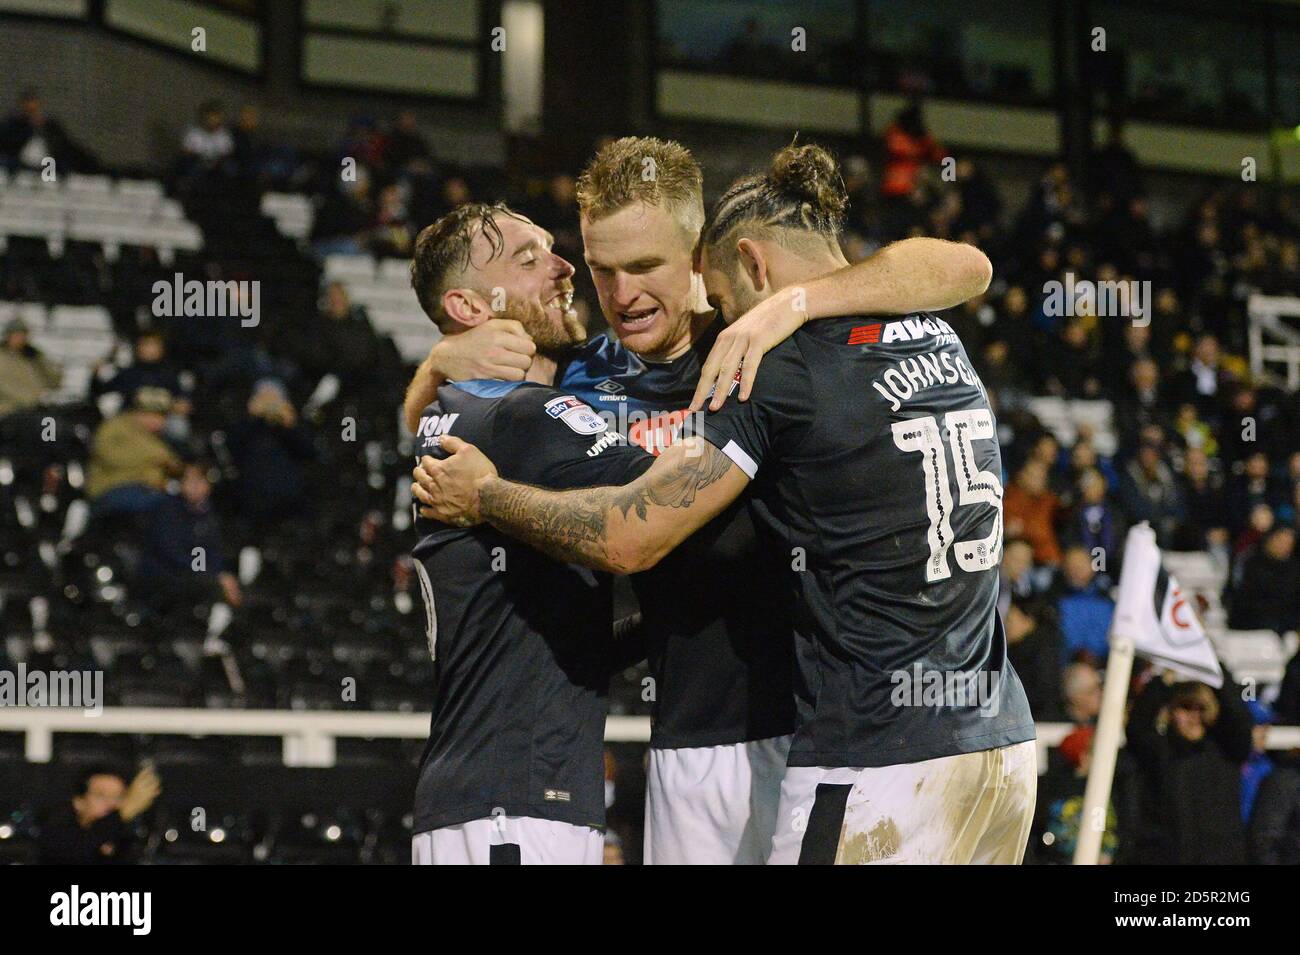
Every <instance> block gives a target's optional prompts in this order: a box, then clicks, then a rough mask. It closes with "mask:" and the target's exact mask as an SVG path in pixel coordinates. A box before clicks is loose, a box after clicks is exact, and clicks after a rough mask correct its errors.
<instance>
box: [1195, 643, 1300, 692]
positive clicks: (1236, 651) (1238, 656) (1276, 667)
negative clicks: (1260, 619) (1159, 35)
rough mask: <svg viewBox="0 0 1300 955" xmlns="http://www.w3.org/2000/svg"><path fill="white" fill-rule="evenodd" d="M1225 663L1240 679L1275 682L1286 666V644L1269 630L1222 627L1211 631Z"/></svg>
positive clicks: (1264, 683) (1277, 681) (1266, 683)
mask: <svg viewBox="0 0 1300 955" xmlns="http://www.w3.org/2000/svg"><path fill="white" fill-rule="evenodd" d="M1210 636H1211V639H1212V640H1213V641H1214V645H1215V648H1216V649H1217V650H1218V652H1219V657H1220V659H1222V660H1223V663H1224V665H1225V666H1227V667H1228V669H1230V670H1231V671H1232V675H1233V676H1234V677H1235V678H1236V679H1237V680H1238V681H1239V682H1240V681H1244V680H1253V681H1255V682H1256V683H1257V684H1260V685H1265V686H1266V685H1269V684H1274V683H1279V682H1281V680H1282V674H1283V672H1284V671H1285V669H1286V663H1287V657H1286V648H1285V647H1284V646H1283V643H1282V639H1281V638H1280V637H1279V636H1278V635H1277V634H1276V633H1274V632H1273V631H1272V630H1225V631H1223V632H1222V633H1219V634H1217V635H1216V634H1213V633H1212V634H1211V635H1210Z"/></svg>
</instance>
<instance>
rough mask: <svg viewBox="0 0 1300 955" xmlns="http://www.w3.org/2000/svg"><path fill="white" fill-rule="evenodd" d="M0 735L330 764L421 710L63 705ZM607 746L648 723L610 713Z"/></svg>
mask: <svg viewBox="0 0 1300 955" xmlns="http://www.w3.org/2000/svg"><path fill="white" fill-rule="evenodd" d="M0 732H10V733H12V732H20V733H23V734H24V735H25V737H26V739H25V742H24V746H23V749H24V752H25V753H26V756H27V760H28V761H29V762H33V763H48V762H49V761H50V757H51V755H52V753H53V743H54V739H53V737H54V734H55V733H145V734H170V735H178V736H278V737H280V739H281V741H282V743H283V746H284V764H285V765H286V766H333V765H334V750H335V740H337V739H338V738H340V737H350V738H360V739H427V738H428V736H429V715H428V714H427V713H371V712H363V713H341V712H333V711H330V710H317V711H310V712H308V711H298V710H206V709H204V710H200V709H192V710H190V709H163V708H154V707H104V708H103V709H101V710H100V711H99V712H98V713H96V712H95V711H93V710H83V709H77V708H70V707H69V708H65V707H36V706H0ZM605 739H607V740H609V741H610V742H619V743H625V742H633V743H634V742H647V741H648V740H649V739H650V720H649V718H648V717H644V716H611V717H609V718H608V719H607V720H606V721H605Z"/></svg>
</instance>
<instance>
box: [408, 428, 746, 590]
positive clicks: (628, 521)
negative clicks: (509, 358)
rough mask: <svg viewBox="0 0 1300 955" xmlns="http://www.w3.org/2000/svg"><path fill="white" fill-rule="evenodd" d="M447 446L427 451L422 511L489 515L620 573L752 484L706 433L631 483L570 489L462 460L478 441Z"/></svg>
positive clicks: (569, 557) (420, 486)
mask: <svg viewBox="0 0 1300 955" xmlns="http://www.w3.org/2000/svg"><path fill="white" fill-rule="evenodd" d="M443 446H444V448H445V449H446V450H448V451H451V452H453V453H452V454H451V455H450V456H449V457H447V458H445V459H443V460H441V461H436V460H434V459H433V458H425V459H424V460H423V461H422V462H421V464H420V466H419V467H418V468H416V471H415V478H416V486H415V490H414V493H415V495H416V498H417V499H418V500H419V501H420V503H421V504H423V505H424V508H425V509H424V510H422V511H421V513H422V514H425V515H426V516H429V517H435V518H436V519H438V520H442V521H445V522H447V523H453V524H462V525H464V524H473V523H477V522H479V521H482V520H486V521H489V522H490V523H491V524H492V525H493V526H495V527H496V528H497V529H499V530H501V531H503V532H505V533H506V534H509V535H510V536H511V537H515V538H518V539H519V540H521V541H524V542H525V543H527V544H529V545H531V546H533V547H535V548H536V549H538V550H540V551H542V552H543V553H545V554H547V555H548V556H551V557H554V558H556V559H557V560H563V561H568V562H572V563H579V564H585V565H586V566H588V567H595V568H597V569H599V570H608V571H612V572H614V573H620V574H630V573H636V572H638V571H642V570H646V569H648V568H650V567H653V566H654V565H655V564H656V563H658V562H659V561H660V560H661V559H662V558H663V557H664V555H665V554H668V553H669V552H670V551H672V550H673V548H675V547H676V546H677V545H678V544H680V543H681V542H682V541H683V540H685V539H686V538H687V537H689V536H690V535H691V534H693V533H695V531H696V530H698V529H699V528H700V527H703V526H704V525H705V524H706V523H708V522H709V521H710V520H711V519H712V518H713V517H715V516H716V515H717V514H718V513H719V512H721V511H722V510H723V508H725V507H726V506H727V505H728V504H730V503H731V502H732V501H734V500H735V499H736V497H737V496H739V494H740V492H741V491H743V490H744V488H745V485H746V484H748V483H749V478H748V477H747V476H746V475H745V473H744V472H743V471H741V470H740V468H738V467H737V466H736V465H734V464H733V463H732V462H731V459H730V458H728V457H727V456H726V455H724V454H723V453H722V452H721V451H719V450H718V449H717V448H715V447H714V446H713V445H712V444H710V443H709V442H707V441H705V440H704V439H703V438H700V437H691V438H687V439H686V440H684V441H681V442H679V443H677V444H675V445H673V446H672V447H671V448H669V449H668V450H667V451H665V452H664V453H663V454H661V455H660V456H659V457H658V458H657V459H656V460H655V463H654V464H653V465H652V466H651V467H650V469H649V470H647V471H646V472H645V473H644V474H642V475H641V476H640V477H639V478H637V479H636V480H635V481H633V482H631V483H630V484H625V485H623V486H622V487H595V488H584V489H581V490H574V491H548V490H544V489H542V488H537V487H530V486H529V485H526V484H516V483H513V482H511V481H505V480H502V479H501V478H500V477H498V476H497V475H496V473H495V469H492V472H491V473H487V472H486V471H485V470H484V469H483V468H482V467H481V464H480V463H477V462H473V461H467V462H465V463H464V466H462V465H460V464H458V463H457V461H456V459H457V458H458V457H460V456H461V455H462V454H468V455H470V456H471V457H472V456H473V455H478V457H479V458H482V455H481V453H479V452H478V451H477V449H474V448H473V446H472V445H466V444H464V442H459V441H456V440H455V439H450V440H448V439H444V442H443ZM482 460H483V461H486V458H483V459H482ZM488 463H489V464H490V462H488Z"/></svg>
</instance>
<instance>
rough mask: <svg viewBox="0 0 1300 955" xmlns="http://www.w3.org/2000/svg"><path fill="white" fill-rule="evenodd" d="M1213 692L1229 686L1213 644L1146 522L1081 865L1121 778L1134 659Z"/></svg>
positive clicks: (1120, 635)
mask: <svg viewBox="0 0 1300 955" xmlns="http://www.w3.org/2000/svg"><path fill="white" fill-rule="evenodd" d="M1139 653H1140V654H1141V655H1142V656H1144V657H1146V658H1147V659H1148V660H1150V661H1152V662H1153V663H1156V664H1158V665H1159V666H1162V667H1164V668H1165V669H1167V670H1173V671H1174V672H1176V673H1179V674H1182V675H1183V676H1186V677H1188V678H1190V679H1193V680H1200V681H1201V682H1202V683H1208V684H1210V685H1211V686H1214V687H1216V688H1217V687H1220V686H1222V685H1223V671H1222V670H1221V669H1220V668H1219V658H1218V657H1217V656H1216V655H1215V653H1214V647H1213V646H1212V645H1211V644H1210V638H1209V637H1208V636H1206V634H1205V629H1204V628H1203V627H1202V626H1201V622H1200V621H1199V620H1198V619H1197V618H1196V614H1195V613H1193V612H1192V608H1191V606H1190V605H1189V604H1188V602H1187V600H1186V599H1185V598H1184V597H1183V593H1182V590H1181V589H1180V588H1179V586H1178V582H1177V581H1176V580H1174V578H1173V577H1170V576H1169V575H1168V574H1166V573H1165V572H1164V568H1162V567H1161V566H1160V548H1159V547H1157V546H1156V534H1155V531H1153V530H1152V529H1151V526H1150V525H1149V524H1147V523H1146V521H1143V522H1142V523H1141V524H1138V525H1136V526H1134V527H1132V528H1130V529H1129V532H1128V538H1127V540H1126V541H1125V543H1124V568H1123V570H1121V571H1120V575H1119V601H1118V603H1117V604H1116V606H1115V616H1114V617H1113V618H1112V620H1111V624H1110V656H1109V657H1108V658H1107V661H1106V683H1105V685H1104V686H1103V687H1102V695H1101V712H1100V713H1099V714H1098V716H1097V732H1096V735H1095V736H1094V737H1093V743H1092V765H1091V767H1090V768H1089V770H1088V785H1087V787H1086V788H1085V789H1084V793H1083V810H1082V812H1083V815H1082V817H1081V819H1082V820H1083V821H1082V823H1081V825H1080V826H1079V840H1078V842H1077V843H1076V845H1075V849H1074V864H1075V865H1096V864H1097V862H1098V860H1099V858H1100V855H1101V837H1102V834H1103V832H1104V830H1105V827H1106V806H1107V804H1108V803H1109V802H1110V787H1111V783H1112V782H1113V781H1114V778H1115V757H1116V754H1117V753H1118V752H1119V740H1120V736H1121V735H1122V733H1123V731H1124V702H1125V700H1126V699H1127V698H1128V689H1129V677H1130V676H1131V675H1132V672H1133V657H1134V655H1135V654H1139Z"/></svg>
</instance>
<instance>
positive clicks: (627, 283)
mask: <svg viewBox="0 0 1300 955" xmlns="http://www.w3.org/2000/svg"><path fill="white" fill-rule="evenodd" d="M640 294H641V289H640V288H638V287H637V284H636V282H635V281H634V280H633V277H632V276H630V275H628V274H627V273H626V272H615V273H614V282H613V285H612V286H611V288H610V298H611V299H612V300H613V302H614V305H615V307H616V308H618V309H619V310H620V311H626V310H627V309H629V308H631V307H632V304H633V303H634V302H636V300H637V298H638V297H639V296H640Z"/></svg>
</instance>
